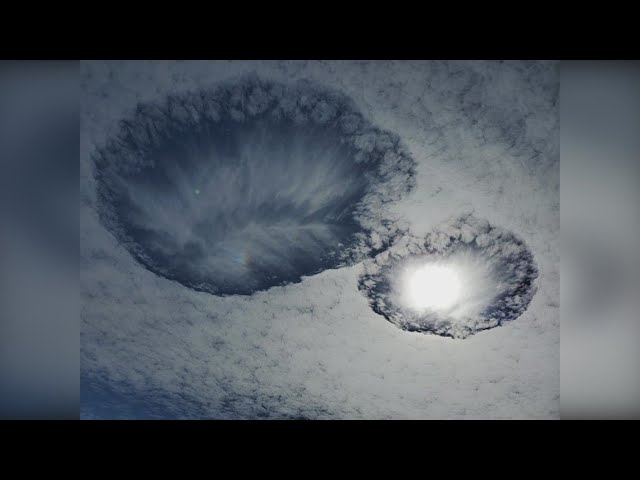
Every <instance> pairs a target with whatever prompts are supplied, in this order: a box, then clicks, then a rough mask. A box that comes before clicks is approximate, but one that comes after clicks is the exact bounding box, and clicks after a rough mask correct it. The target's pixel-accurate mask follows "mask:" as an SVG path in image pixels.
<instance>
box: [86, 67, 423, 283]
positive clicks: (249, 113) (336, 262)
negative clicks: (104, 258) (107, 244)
mask: <svg viewBox="0 0 640 480" xmlns="http://www.w3.org/2000/svg"><path fill="white" fill-rule="evenodd" d="M94 163H95V167H96V168H95V171H96V174H95V175H96V180H97V191H98V205H99V206H98V211H99V215H100V218H101V221H102V223H103V225H105V226H106V228H107V229H108V230H109V231H110V232H111V233H112V234H113V235H114V236H115V237H116V238H117V239H118V241H119V242H120V243H121V244H122V245H123V246H124V247H125V248H126V249H127V250H128V251H129V252H130V253H131V255H132V256H133V257H134V258H135V259H136V260H137V261H138V262H139V263H140V264H141V265H143V266H144V267H145V268H147V269H148V270H150V271H152V272H154V273H156V274H158V275H161V276H164V277H166V278H169V279H171V280H175V281H178V282H180V283H181V284H183V285H184V286H187V287H189V288H192V289H195V290H199V291H205V292H209V293H213V294H217V295H227V294H244V295H246V294H251V293H253V292H256V291H260V290H265V289H268V288H270V287H272V286H276V285H284V284H287V283H295V282H299V281H300V280H301V278H302V277H304V276H308V275H313V274H316V273H319V272H321V271H323V270H325V269H330V268H338V267H341V266H345V265H349V264H353V263H354V262H357V261H360V260H362V259H363V258H365V257H366V256H368V255H372V254H375V253H378V252H379V251H381V250H383V249H384V248H386V246H387V245H388V243H389V241H390V238H391V236H392V235H393V232H394V227H393V222H390V221H388V220H387V219H385V213H384V212H385V211H386V210H387V209H388V207H389V206H390V205H391V204H392V203H393V202H395V201H397V200H398V199H399V198H400V197H401V196H402V195H403V194H405V193H407V192H408V191H410V190H411V189H412V188H413V185H414V173H413V170H414V163H415V162H414V161H413V159H412V158H411V157H410V156H409V155H408V153H407V152H406V151H405V149H404V148H403V146H402V145H401V142H400V140H399V138H398V136H397V135H394V134H392V133H389V132H386V131H382V130H380V129H378V128H376V127H374V126H373V125H371V124H370V123H369V122H368V121H367V120H366V119H365V118H364V117H363V116H362V115H361V114H360V113H359V112H358V111H357V110H356V109H355V107H354V106H353V104H352V102H351V101H350V100H349V99H348V97H346V96H344V95H342V94H341V93H338V92H336V91H332V90H327V89H323V88H320V87H318V86H315V85H313V84H311V83H308V82H298V83H296V84H291V85H287V84H279V83H274V82H269V81H264V80H261V79H259V78H257V77H255V76H249V77H244V78H242V79H240V80H238V81H235V82H231V83H226V84H221V85H218V86H217V87H216V88H213V89H207V90H200V91H196V92H192V93H188V94H184V95H173V96H169V97H168V98H167V99H166V100H165V101H163V102H159V103H148V104H139V105H138V106H137V107H136V109H135V112H134V113H133V115H131V116H130V117H129V118H127V119H125V120H122V121H121V123H120V127H119V131H118V132H117V133H116V135H115V136H114V137H112V138H111V139H110V141H108V142H107V143H106V144H105V145H104V146H102V147H101V148H99V149H98V150H97V151H96V154H95V156H94Z"/></svg>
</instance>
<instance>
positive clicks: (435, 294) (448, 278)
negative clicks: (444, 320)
mask: <svg viewBox="0 0 640 480" xmlns="http://www.w3.org/2000/svg"><path fill="white" fill-rule="evenodd" d="M407 289H408V291H407V300H408V301H409V304H410V306H411V307H412V308H414V309H416V310H426V309H434V310H444V309H447V308H450V307H452V306H453V305H454V304H455V303H456V301H457V300H458V298H459V297H460V291H461V282H460V278H459V276H458V274H457V273H456V271H455V270H454V269H452V268H450V267H445V266H440V265H425V266H423V267H420V268H418V269H417V270H415V271H413V272H411V273H410V275H409V278H408V279H407Z"/></svg>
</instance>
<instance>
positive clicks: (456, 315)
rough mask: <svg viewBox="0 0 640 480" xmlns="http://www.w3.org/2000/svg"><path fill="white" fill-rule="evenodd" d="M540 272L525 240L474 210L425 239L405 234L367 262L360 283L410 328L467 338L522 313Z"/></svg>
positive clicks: (380, 307) (384, 311)
mask: <svg viewBox="0 0 640 480" xmlns="http://www.w3.org/2000/svg"><path fill="white" fill-rule="evenodd" d="M537 276H538V269H537V266H536V264H535V261H534V259H533V255H532V254H531V252H530V251H529V249H528V248H527V246H526V245H525V243H524V242H523V241H522V240H521V239H519V238H518V237H517V236H515V235H514V234H513V233H511V232H509V231H507V230H504V229H501V228H499V227H497V226H493V225H491V224H489V222H487V221H485V220H481V219H478V218H475V217H473V216H471V215H467V216H463V217H460V218H458V219H456V220H454V221H452V222H450V223H448V224H444V225H441V226H440V227H438V228H436V229H435V230H434V231H432V232H431V233H429V234H427V235H426V237H425V238H416V237H413V236H411V235H406V236H404V237H403V238H401V239H400V240H399V241H398V242H397V243H395V244H394V245H393V246H392V247H391V248H390V249H389V250H388V251H385V252H383V253H381V254H379V255H377V256H376V257H375V258H374V259H373V260H370V261H368V262H366V264H365V271H364V273H363V275H362V276H361V277H360V279H359V284H358V286H359V288H360V290H361V291H362V292H363V293H364V294H365V295H366V296H367V297H368V298H369V303H370V305H371V307H372V308H373V310H374V311H375V312H376V313H378V314H380V315H382V316H384V317H385V318H386V319H387V320H388V321H389V322H391V323H393V324H394V325H396V326H398V327H399V328H401V329H403V330H408V331H413V332H422V333H431V334H435V335H441V336H445V337H453V338H466V337H468V336H469V335H472V334H474V333H477V332H479V331H482V330H487V329H490V328H494V327H497V326H499V325H502V324H503V323H504V322H508V321H511V320H514V319H516V318H518V317H519V316H520V315H522V313H524V311H525V310H526V309H527V307H528V305H529V303H530V301H531V299H532V298H533V296H534V294H535V292H536V287H535V284H534V281H535V279H536V278H537ZM423 277H424V278H423ZM452 279H455V282H454V281H453V280H452ZM447 283H449V284H450V287H449V288H448V287H447ZM453 289H455V295H452V293H451V292H452V291H453ZM448 295H449V296H451V298H450V299H449V298H448V297H447V296H448ZM434 296H435V297H437V298H432V297H434ZM444 297H447V298H444ZM443 298H444V299H445V300H447V301H444V300H443V301H440V300H442V299H443ZM449 300H451V301H449Z"/></svg>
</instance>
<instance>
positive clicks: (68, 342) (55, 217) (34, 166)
mask: <svg viewBox="0 0 640 480" xmlns="http://www.w3.org/2000/svg"><path fill="white" fill-rule="evenodd" d="M78 74H79V62H77V61H2V62H0V418H3V419H17V418H28V419H40V418H46V419H48V418H53V419H60V418H78V411H79V348H80V342H79V301H78V300H79V299H78V265H77V262H78V242H79V237H78V235H79V232H78V200H79V198H78V194H79V185H78V178H79V171H78V168H79V104H78V100H79V97H78V95H79V88H78V78H79V75H78Z"/></svg>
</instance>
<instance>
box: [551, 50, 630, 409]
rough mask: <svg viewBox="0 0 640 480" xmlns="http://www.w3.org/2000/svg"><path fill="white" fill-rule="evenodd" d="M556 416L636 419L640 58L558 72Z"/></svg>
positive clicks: (573, 65) (573, 64)
mask: <svg viewBox="0 0 640 480" xmlns="http://www.w3.org/2000/svg"><path fill="white" fill-rule="evenodd" d="M560 122H561V123H560V132H561V142H560V145H561V152H560V154H561V159H560V204H561V245H562V247H561V266H562V269H561V315H562V317H561V347H560V348H561V415H562V418H564V419H596V418H597V419H631V418H636V419H637V418H640V314H639V313H638V312H640V245H639V243H640V213H639V211H638V210H639V209H638V207H639V206H640V62H637V61H564V62H562V63H561V76H560Z"/></svg>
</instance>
